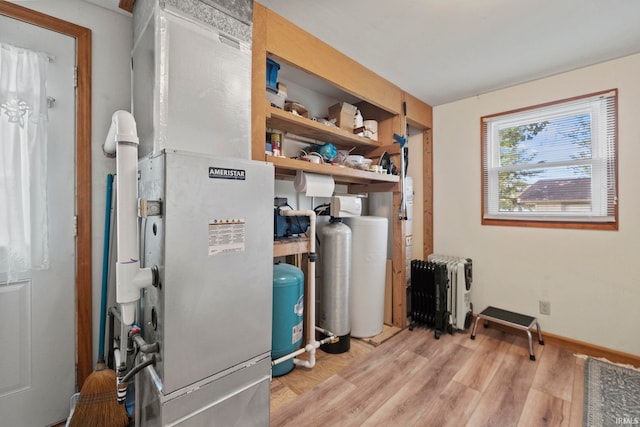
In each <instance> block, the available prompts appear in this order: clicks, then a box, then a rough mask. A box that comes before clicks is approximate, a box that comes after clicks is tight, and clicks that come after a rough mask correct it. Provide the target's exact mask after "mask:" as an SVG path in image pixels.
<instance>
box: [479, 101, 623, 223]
mask: <svg viewBox="0 0 640 427" xmlns="http://www.w3.org/2000/svg"><path fill="white" fill-rule="evenodd" d="M602 95H610V96H611V97H612V98H613V101H612V102H613V109H614V111H613V115H612V116H613V120H614V124H613V129H612V132H613V141H612V144H613V149H614V154H613V167H614V168H615V171H614V173H613V174H612V175H613V177H614V178H613V179H614V180H615V181H614V183H615V188H614V190H613V191H614V196H613V197H614V201H615V202H614V205H613V214H609V215H608V219H607V218H605V217H604V216H594V217H593V218H592V219H589V218H588V216H586V215H585V216H582V215H575V214H562V213H559V214H557V216H556V217H555V218H554V217H553V216H554V215H553V214H552V215H550V214H548V213H547V214H544V215H536V214H533V213H527V212H522V213H514V212H504V213H502V214H501V213H500V212H499V211H497V212H492V213H489V208H490V206H489V200H490V199H489V197H490V193H491V194H493V195H494V197H495V192H496V191H498V189H497V187H498V175H499V173H500V171H501V170H502V171H504V170H505V169H508V170H512V169H513V170H518V169H532V168H531V165H527V166H512V167H503V168H499V167H492V165H494V164H496V165H497V164H498V163H497V162H498V161H499V145H497V146H496V143H498V144H499V142H498V140H497V139H496V138H494V139H489V140H488V138H489V136H490V134H491V132H492V131H493V132H496V131H497V128H498V125H497V124H496V123H495V122H494V121H492V120H493V119H495V118H499V117H501V116H509V115H513V114H517V113H526V112H531V114H530V116H531V117H533V116H534V115H538V117H539V118H540V120H545V119H550V118H555V117H558V116H549V115H548V114H547V115H546V116H545V115H544V113H545V112H544V111H536V110H542V109H546V108H549V107H554V106H558V107H559V108H558V113H561V112H564V113H568V112H572V111H573V112H576V113H579V112H580V111H587V110H589V111H590V112H595V114H599V115H601V114H606V113H604V112H603V111H596V110H597V108H595V107H594V106H588V107H587V106H583V107H582V108H579V107H577V106H575V105H571V103H572V102H574V101H579V100H584V99H587V98H594V97H598V96H602ZM561 104H567V105H564V106H562V105H561ZM600 110H601V109H600ZM505 119H506V120H508V119H509V118H508V117H505ZM521 120H522V119H520V121H521ZM487 122H491V123H489V124H487ZM517 122H518V120H515V121H514V126H517V125H518V123H517ZM529 122H531V121H530V120H529ZM502 123H504V122H502ZM600 123H601V122H598V121H597V120H595V119H594V120H593V127H594V128H593V129H592V134H600V135H602V133H603V132H606V129H601V127H600V126H599V125H600ZM594 139H596V138H592V143H593V140H594ZM480 140H481V158H480V162H481V168H480V174H481V180H480V181H481V187H480V194H481V212H480V217H481V224H482V225H498V226H517V227H542V228H569V229H593V230H618V227H619V218H618V211H619V199H618V188H619V182H618V89H609V90H605V91H601V92H594V93H590V94H586V95H581V96H576V97H572V98H566V99H561V100H557V101H552V102H547V103H543V104H537V105H533V106H529V107H523V108H519V109H514V110H510V111H505V112H501V113H496V114H491V115H486V116H482V117H481V118H480ZM607 146H608V144H607V142H606V141H605V142H602V141H601V142H596V144H595V145H594V146H593V147H592V149H593V152H596V151H600V152H602V150H606V148H607ZM582 162H584V164H589V165H594V164H596V163H602V160H601V159H598V158H597V157H594V158H592V159H589V160H585V161H582ZM490 163H492V164H490ZM565 164H567V165H568V164H575V162H565ZM593 174H595V175H593ZM487 181H488V182H487ZM603 183H604V184H605V185H604V187H603ZM606 184H607V172H606V167H605V168H604V170H602V168H594V169H593V172H592V183H591V185H592V197H595V198H596V199H597V198H602V197H607V188H606ZM594 188H600V191H599V192H598V191H597V190H595V189H594ZM485 189H486V192H485ZM495 200H498V199H497V198H495ZM498 203H499V202H498ZM577 216H580V218H579V219H577V218H576V217H577ZM605 216H607V215H605Z"/></svg>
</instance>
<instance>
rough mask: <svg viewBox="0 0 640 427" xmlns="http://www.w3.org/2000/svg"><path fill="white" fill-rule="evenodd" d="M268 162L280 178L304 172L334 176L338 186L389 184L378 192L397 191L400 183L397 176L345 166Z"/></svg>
mask: <svg viewBox="0 0 640 427" xmlns="http://www.w3.org/2000/svg"><path fill="white" fill-rule="evenodd" d="M265 160H266V161H267V162H271V163H273V165H274V166H275V168H276V176H277V177H280V178H290V179H291V178H293V177H295V175H296V171H298V170H300V171H304V172H311V173H318V174H323V175H331V176H333V179H334V181H335V182H336V184H387V187H386V188H384V187H383V188H381V189H380V190H378V191H395V190H396V189H397V187H398V183H399V182H400V177H399V176H397V175H388V174H384V175H383V174H380V173H375V172H369V171H363V170H359V169H353V168H348V167H344V166H333V165H324V164H316V163H311V162H307V161H304V160H297V159H288V158H286V157H274V156H269V155H266V156H265Z"/></svg>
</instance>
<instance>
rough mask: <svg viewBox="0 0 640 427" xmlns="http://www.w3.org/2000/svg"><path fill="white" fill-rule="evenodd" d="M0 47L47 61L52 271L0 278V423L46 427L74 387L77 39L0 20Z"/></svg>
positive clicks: (63, 413)
mask: <svg viewBox="0 0 640 427" xmlns="http://www.w3.org/2000/svg"><path fill="white" fill-rule="evenodd" d="M0 41H2V42H3V43H9V44H12V45H14V46H19V47H22V48H27V49H31V50H37V51H41V52H45V53H47V54H48V55H49V56H50V57H51V61H50V63H49V67H48V72H47V95H48V96H49V97H51V98H52V99H55V101H53V102H52V105H51V106H50V108H49V124H48V131H47V132H48V133H47V141H48V142H47V145H48V148H47V164H48V166H47V168H48V171H47V198H48V217H49V226H48V230H49V256H50V267H49V268H48V269H46V270H33V271H30V272H28V273H25V274H20V276H19V280H18V281H17V282H11V283H7V275H6V273H3V272H0V425H3V426H5V425H6V426H18V427H19V426H47V425H51V424H53V423H55V422H58V421H61V420H64V419H65V418H66V417H67V416H68V414H69V399H70V397H71V396H72V394H73V393H74V391H75V383H76V374H75V354H76V351H75V303H74V302H75V256H76V255H75V237H74V212H75V207H74V203H75V181H74V177H75V166H74V165H75V162H74V153H75V88H74V68H75V39H74V38H72V37H69V36H65V35H62V34H59V33H56V32H52V31H49V30H46V29H43V28H41V27H37V26H34V25H31V24H28V23H24V22H22V21H18V20H15V19H12V18H9V17H6V16H3V15H0ZM1 142H2V141H0V143H1Z"/></svg>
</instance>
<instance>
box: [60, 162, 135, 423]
mask: <svg viewBox="0 0 640 427" xmlns="http://www.w3.org/2000/svg"><path fill="white" fill-rule="evenodd" d="M112 192H113V175H111V174H108V175H107V200H106V209H105V211H106V212H105V221H104V253H103V256H102V296H101V306H100V340H99V342H98V362H97V364H96V370H95V371H93V372H92V373H91V374H90V375H89V376H88V377H87V379H86V380H85V381H84V384H83V385H82V389H81V390H80V398H79V399H78V402H77V403H76V408H75V409H74V411H73V415H72V417H71V421H70V423H69V426H70V427H87V426H92V427H121V426H122V427H123V426H126V425H128V424H129V416H128V415H127V412H126V409H125V407H124V405H122V404H119V403H118V400H117V396H116V373H115V372H113V370H111V369H107V367H106V364H105V362H104V334H105V321H106V319H105V318H106V311H107V285H108V271H109V241H110V237H111V195H112Z"/></svg>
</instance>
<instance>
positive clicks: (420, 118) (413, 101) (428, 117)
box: [404, 92, 433, 129]
mask: <svg viewBox="0 0 640 427" xmlns="http://www.w3.org/2000/svg"><path fill="white" fill-rule="evenodd" d="M404 100H405V102H406V103H407V122H409V124H410V125H411V126H414V127H416V128H418V129H432V128H433V109H432V108H431V106H430V105H428V104H425V103H424V102H422V101H420V100H419V99H418V98H416V97H415V96H413V95H411V94H409V93H406V92H405V93H404Z"/></svg>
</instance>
